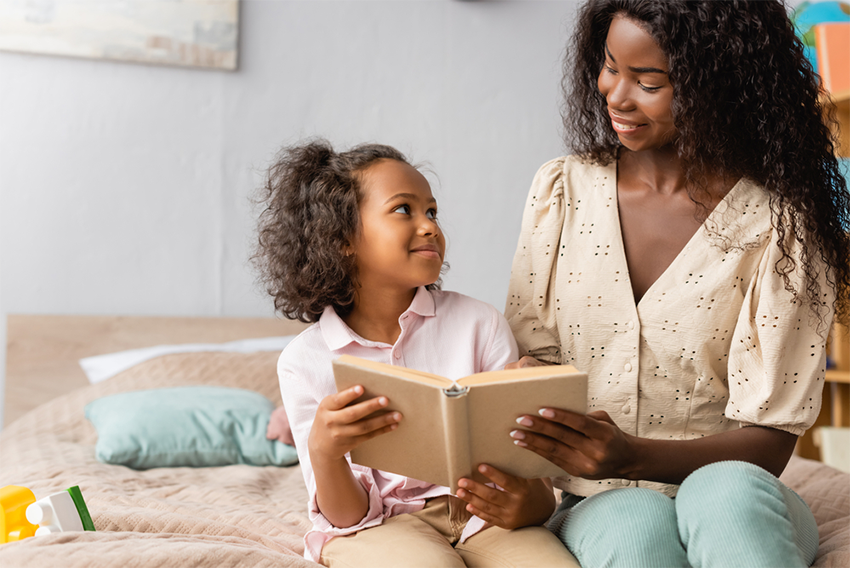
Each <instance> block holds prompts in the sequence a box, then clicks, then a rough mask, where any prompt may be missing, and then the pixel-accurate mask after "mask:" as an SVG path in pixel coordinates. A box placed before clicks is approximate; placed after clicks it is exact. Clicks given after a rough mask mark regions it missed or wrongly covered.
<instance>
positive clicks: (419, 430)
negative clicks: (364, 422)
mask: <svg viewBox="0 0 850 568" xmlns="http://www.w3.org/2000/svg"><path fill="white" fill-rule="evenodd" d="M333 366H334V376H335V378H336V386H337V389H338V390H340V391H341V390H344V389H347V388H349V387H352V386H354V385H362V386H363V388H364V390H365V392H364V393H363V395H362V396H361V397H360V398H359V399H357V401H355V403H356V402H359V401H363V400H366V399H369V398H374V397H376V396H386V397H387V398H388V399H389V401H390V404H389V406H388V407H387V409H386V410H385V412H390V411H398V412H401V414H402V415H403V416H404V418H403V419H402V421H401V423H400V424H399V427H398V428H397V429H396V430H394V431H392V432H389V433H387V434H383V435H381V436H377V437H375V438H373V439H371V440H368V441H367V442H364V443H363V444H361V445H360V446H358V447H357V448H355V449H354V450H353V451H352V452H351V460H352V461H353V462H354V463H356V464H360V465H364V466H367V467H371V468H374V469H380V470H383V471H388V472H390V473H396V474H399V475H404V476H407V477H412V478H413V479H419V480H422V481H427V482H430V483H434V484H437V485H443V486H446V487H451V489H452V490H453V491H457V482H458V480H459V479H460V478H461V477H470V478H472V479H475V480H477V481H481V482H487V481H488V480H487V479H486V478H484V477H483V476H482V475H481V474H479V473H478V472H477V471H476V468H477V466H478V464H481V463H487V464H490V465H492V466H494V467H497V468H499V469H500V470H502V471H505V472H507V473H510V474H512V475H516V476H520V477H526V478H530V479H531V478H539V477H553V476H559V475H565V472H564V471H563V470H562V469H561V468H559V467H558V466H556V465H555V464H553V463H552V462H550V461H548V460H546V459H544V458H542V457H540V456H538V455H537V454H535V453H534V452H531V451H529V450H527V449H525V448H521V447H519V446H517V445H515V444H514V443H513V439H512V438H511V437H510V432H511V430H515V429H522V426H520V425H519V424H517V422H516V419H517V418H518V417H519V416H520V415H522V414H530V415H534V416H536V415H537V411H538V410H539V409H540V408H544V407H549V408H564V409H567V410H572V411H575V412H580V413H582V414H583V413H585V412H586V411H587V375H586V374H585V373H581V372H579V371H578V370H576V368H575V367H572V366H570V365H552V366H543V367H528V368H524V369H511V370H503V371H489V372H485V373H477V374H474V375H470V376H468V377H464V378H462V379H458V380H456V381H452V380H450V379H447V378H445V377H441V376H439V375H433V374H430V373H424V372H421V371H416V370H413V369H408V368H405V367H395V366H393V365H386V364H383V363H377V362H375V361H369V360H366V359H360V358H358V357H352V356H350V355H343V356H342V357H340V358H339V359H336V360H335V361H334V362H333Z"/></svg>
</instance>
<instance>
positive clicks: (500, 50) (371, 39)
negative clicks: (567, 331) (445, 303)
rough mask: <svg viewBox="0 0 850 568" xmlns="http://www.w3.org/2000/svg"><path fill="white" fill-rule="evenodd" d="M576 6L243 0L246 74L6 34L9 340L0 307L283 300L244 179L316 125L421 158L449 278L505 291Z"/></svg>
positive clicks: (332, 134)
mask: <svg viewBox="0 0 850 568" xmlns="http://www.w3.org/2000/svg"><path fill="white" fill-rule="evenodd" d="M574 10H575V3H574V2H555V1H523V2H485V1H459V0H442V1H436V0H435V1H398V0H397V1H390V0H387V1H357V2H355V1H347V2H325V1H285V0H279V1H271V0H265V1H263V0H243V1H242V8H241V23H240V43H241V45H240V50H241V51H240V66H239V71H237V72H234V73H228V72H216V71H207V70H194V69H182V68H168V67H157V66H145V65H135V64H122V63H111V62H106V61H90V60H82V59H80V60H78V59H63V58H57V57H46V56H36V55H25V54H15V53H5V52H0V319H2V321H0V324H2V332H0V340H2V342H0V345H3V346H5V343H6V341H5V315H6V314H7V313H42V314H128V315H188V316H270V315H272V310H271V303H270V301H269V300H268V299H267V298H266V297H264V296H263V294H262V293H261V291H259V290H258V289H257V286H256V285H255V284H254V275H253V273H252V271H251V269H250V267H249V266H248V265H247V262H246V259H247V257H248V255H249V251H250V248H251V242H252V232H253V227H254V218H255V213H254V212H253V211H252V208H251V206H250V204H249V196H250V195H251V193H252V191H253V190H254V189H255V188H256V187H257V185H258V184H259V183H260V181H261V179H262V171H263V169H264V168H265V167H266V166H267V165H268V163H269V160H270V159H271V158H272V157H273V155H274V153H275V152H276V150H277V149H278V148H279V147H280V146H281V145H282V144H284V143H291V142H294V141H296V140H298V139H299V138H302V137H305V136H313V135H321V136H325V137H328V138H329V139H330V140H331V141H333V142H334V143H335V144H338V145H340V146H341V147H344V146H348V145H351V144H356V143H359V142H364V141H379V142H383V143H387V144H392V145H395V146H397V147H398V148H399V149H401V150H402V151H404V152H406V153H408V154H409V155H410V156H411V157H412V158H413V159H414V160H417V161H423V160H425V161H428V162H429V163H430V165H431V167H432V169H433V170H434V172H435V173H436V174H437V176H438V178H439V179H438V180H435V181H434V183H433V185H434V186H435V187H434V190H435V193H436V196H437V199H438V200H439V202H440V206H441V217H442V220H443V225H444V229H445V231H446V232H447V234H448V236H449V253H448V259H449V261H450V262H451V264H452V268H451V270H450V272H449V273H448V275H447V276H446V277H445V283H446V288H447V289H453V290H458V291H460V292H464V293H466V294H470V295H472V296H475V297H477V298H480V299H483V300H486V301H488V302H491V303H493V304H494V305H496V306H497V307H499V308H500V309H501V308H502V307H503V305H504V296H505V292H506V289H507V280H508V275H509V271H510V262H511V257H512V255H513V252H514V248H515V246H516V238H517V233H518V230H519V225H520V215H521V209H522V205H523V200H524V197H525V193H526V191H527V189H528V185H529V182H530V181H531V178H532V176H533V175H534V172H535V170H536V169H537V167H538V166H539V165H540V164H542V163H543V162H544V161H546V160H548V159H549V158H552V157H555V156H557V155H560V154H561V153H562V145H561V142H560V138H559V121H560V119H559V114H558V105H559V101H560V93H559V86H558V85H559V80H560V57H561V55H562V52H563V46H564V44H565V41H566V38H567V37H568V36H569V34H570V32H571V29H572V15H573V13H574ZM0 352H3V353H4V349H0ZM2 363H3V361H2V360H0V369H2V368H3V367H4V365H2ZM2 385H3V381H2V378H0V387H2ZM0 408H2V405H0ZM0 424H2V417H0Z"/></svg>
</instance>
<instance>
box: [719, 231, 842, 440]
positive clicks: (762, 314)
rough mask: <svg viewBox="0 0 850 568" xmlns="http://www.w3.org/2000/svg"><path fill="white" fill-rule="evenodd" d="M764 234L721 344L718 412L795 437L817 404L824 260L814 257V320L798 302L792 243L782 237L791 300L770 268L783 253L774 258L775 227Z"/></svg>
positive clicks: (801, 281)
mask: <svg viewBox="0 0 850 568" xmlns="http://www.w3.org/2000/svg"><path fill="white" fill-rule="evenodd" d="M771 233H772V236H771V240H770V242H769V243H768V246H767V247H765V253H764V255H763V257H762V259H761V262H760V264H759V267H758V272H757V274H756V275H755V277H754V278H753V279H752V281H751V282H750V285H749V288H748V290H747V292H746V295H745V298H744V303H743V306H742V308H741V312H740V315H739V317H738V321H737V324H736V327H735V331H734V335H733V337H732V344H731V345H730V347H729V366H728V371H729V372H728V383H729V403H728V404H727V407H726V416H727V417H728V418H731V419H733V420H737V421H739V422H740V423H741V424H742V425H744V426H748V425H758V426H767V427H771V428H777V429H779V430H784V431H786V432H789V433H791V434H794V435H797V436H799V435H801V434H802V433H803V432H805V431H806V430H807V429H808V428H810V427H811V426H812V424H813V423H814V421H815V419H816V418H817V416H818V413H819V411H820V407H821V397H822V392H823V385H824V376H825V371H826V355H825V344H826V337H827V333H828V330H829V328H830V326H831V324H832V317H833V312H832V310H831V306H832V305H833V302H834V299H835V298H834V295H835V291H834V287H833V286H831V285H830V284H829V283H828V282H827V279H826V273H825V265H823V264H822V263H821V265H820V267H819V274H820V287H821V290H822V291H823V292H824V297H823V302H824V305H823V306H824V308H823V309H822V310H821V313H822V314H823V313H826V315H825V317H824V319H823V320H820V319H819V318H818V317H816V316H815V315H814V313H813V311H812V309H811V306H810V305H809V302H807V301H806V296H805V291H806V280H805V276H804V274H803V273H802V270H801V268H800V257H801V250H800V245H799V243H797V242H796V240H794V239H793V238H789V239H788V241H787V242H788V245H787V246H788V247H789V249H790V251H791V255H792V256H793V257H794V259H795V261H796V263H797V267H796V269H795V270H794V271H792V272H791V273H790V274H789V277H790V280H791V283H792V284H793V286H794V288H795V289H796V290H797V291H798V293H799V297H798V298H796V299H795V298H794V297H793V296H792V295H791V294H790V293H789V292H788V291H787V290H786V289H785V282H784V279H783V277H782V275H781V274H779V273H778V272H777V269H776V267H777V266H782V263H783V262H787V259H786V261H781V251H780V250H779V247H778V245H777V242H776V238H777V237H776V233H775V231H772V232H771ZM812 256H813V257H814V256H816V255H812ZM815 262H818V259H815ZM826 310H828V311H826Z"/></svg>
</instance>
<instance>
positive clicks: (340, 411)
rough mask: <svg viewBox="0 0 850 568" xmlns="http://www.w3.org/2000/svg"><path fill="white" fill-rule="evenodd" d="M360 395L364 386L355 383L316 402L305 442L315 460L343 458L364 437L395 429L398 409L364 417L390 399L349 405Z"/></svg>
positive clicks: (381, 397) (398, 416)
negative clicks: (311, 423)
mask: <svg viewBox="0 0 850 568" xmlns="http://www.w3.org/2000/svg"><path fill="white" fill-rule="evenodd" d="M362 394H363V387H362V386H360V385H357V386H354V387H351V388H349V389H346V390H344V391H342V392H339V393H337V394H332V395H330V396H326V397H325V398H324V399H322V402H320V403H319V408H318V410H317V411H316V417H315V418H314V419H313V428H312V429H311V430H310V437H309V438H308V441H307V444H308V447H309V450H310V456H311V458H312V459H313V460H314V461H316V460H317V459H319V460H321V459H324V460H329V461H334V460H339V459H342V458H344V457H345V454H347V453H348V452H350V451H351V450H352V449H354V448H356V447H357V446H359V445H360V444H362V443H363V442H365V441H366V440H369V439H371V438H374V437H375V436H380V435H381V434H385V433H387V432H391V431H393V430H395V429H396V428H398V423H399V421H400V420H401V414H400V413H398V412H387V413H384V414H381V415H380V416H372V417H370V418H367V417H368V416H369V415H370V414H372V413H374V412H376V411H379V410H381V409H382V408H385V407H386V406H387V405H388V404H389V402H390V401H389V400H388V399H387V397H385V396H379V397H377V398H371V399H369V400H366V401H363V402H360V403H357V404H355V405H352V406H348V404H350V403H351V402H353V401H354V400H357V398H358V397H359V396H360V395H362Z"/></svg>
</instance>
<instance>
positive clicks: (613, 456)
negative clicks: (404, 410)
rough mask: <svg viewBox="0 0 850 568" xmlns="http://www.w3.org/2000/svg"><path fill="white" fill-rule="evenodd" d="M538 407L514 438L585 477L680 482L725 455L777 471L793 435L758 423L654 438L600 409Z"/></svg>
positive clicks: (784, 461) (788, 454)
mask: <svg viewBox="0 0 850 568" xmlns="http://www.w3.org/2000/svg"><path fill="white" fill-rule="evenodd" d="M540 413H541V415H542V416H530V415H525V416H523V417H521V422H520V424H521V425H522V426H523V427H524V428H525V430H516V431H514V432H513V433H512V434H511V435H512V437H513V438H514V440H515V443H516V444H517V445H520V446H523V447H526V448H528V449H529V450H531V451H533V452H535V453H537V454H540V455H541V456H543V457H545V458H546V459H548V460H549V461H551V462H553V463H554V464H556V465H558V466H559V467H561V468H562V469H564V470H565V471H566V472H567V473H569V474H570V475H573V476H577V477H583V478H585V479H608V478H621V479H630V480H648V481H658V482H661V483H681V482H682V481H684V479H685V478H686V477H687V476H688V475H690V474H691V473H692V472H693V471H695V470H696V469H698V468H700V467H702V466H704V465H708V464H710V463H714V462H717V461H723V460H738V461H746V462H750V463H753V464H755V465H758V466H760V467H762V468H764V469H766V470H767V471H769V472H770V473H772V474H773V475H776V476H777V477H778V476H779V475H780V474H781V473H782V470H783V469H784V468H785V465H786V464H787V463H788V460H789V459H790V458H791V453H792V452H793V451H794V444H795V443H796V440H797V437H796V436H795V435H793V434H789V433H788V432H783V431H782V430H777V429H775V428H768V427H762V426H748V427H744V428H739V429H738V430H731V431H728V432H723V433H720V434H714V435H711V436H705V437H703V438H697V439H693V440H654V439H648V438H638V437H637V436H632V435H630V434H626V433H625V432H623V431H622V430H620V429H619V428H618V427H617V425H616V424H614V422H613V420H611V418H610V417H609V416H608V413H606V412H602V411H600V412H591V413H589V414H587V415H582V414H576V413H574V412H570V411H567V410H557V409H542V410H541V411H540Z"/></svg>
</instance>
